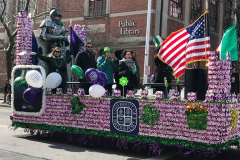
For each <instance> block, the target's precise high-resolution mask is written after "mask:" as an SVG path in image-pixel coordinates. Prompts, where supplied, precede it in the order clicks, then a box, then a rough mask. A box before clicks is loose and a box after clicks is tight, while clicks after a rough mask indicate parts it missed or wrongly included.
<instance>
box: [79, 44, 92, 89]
mask: <svg viewBox="0 0 240 160" xmlns="http://www.w3.org/2000/svg"><path fill="white" fill-rule="evenodd" d="M84 48H85V51H83V52H81V53H78V54H77V57H76V61H75V64H76V65H77V66H79V67H81V68H82V70H83V72H84V74H85V72H86V70H88V69H89V68H97V64H96V61H95V55H94V53H93V51H92V43H91V42H87V43H86V44H85V47H84ZM79 81H80V85H79V87H80V88H84V91H85V94H89V92H88V90H89V87H90V86H91V85H92V84H88V83H86V82H87V81H86V80H79ZM81 82H83V83H81Z"/></svg>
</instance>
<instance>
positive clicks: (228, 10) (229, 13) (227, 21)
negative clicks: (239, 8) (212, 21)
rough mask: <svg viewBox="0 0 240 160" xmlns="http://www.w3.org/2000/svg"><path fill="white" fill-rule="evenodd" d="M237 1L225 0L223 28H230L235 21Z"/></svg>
mask: <svg viewBox="0 0 240 160" xmlns="http://www.w3.org/2000/svg"><path fill="white" fill-rule="evenodd" d="M234 6H235V3H234V1H233V0H228V1H224V14H223V16H224V17H223V29H224V30H226V29H227V28H229V27H230V26H231V25H232V23H233V21H234V13H233V9H234Z"/></svg>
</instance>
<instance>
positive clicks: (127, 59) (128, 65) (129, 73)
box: [118, 51, 137, 96]
mask: <svg viewBox="0 0 240 160" xmlns="http://www.w3.org/2000/svg"><path fill="white" fill-rule="evenodd" d="M136 71H137V69H136V65H135V62H134V61H133V60H132V55H131V51H125V52H124V53H123V59H122V60H120V61H119V65H118V75H119V78H122V77H126V78H127V79H128V84H127V85H126V86H124V96H125V94H126V93H127V90H133V88H134V87H137V86H136V82H137V77H136ZM122 93H123V87H121V94H122Z"/></svg>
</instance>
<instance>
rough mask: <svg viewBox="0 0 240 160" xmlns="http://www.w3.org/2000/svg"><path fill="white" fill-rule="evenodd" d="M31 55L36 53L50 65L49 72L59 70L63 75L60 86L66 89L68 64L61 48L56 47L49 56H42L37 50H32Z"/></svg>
mask: <svg viewBox="0 0 240 160" xmlns="http://www.w3.org/2000/svg"><path fill="white" fill-rule="evenodd" d="M30 55H36V57H38V58H39V59H40V60H42V61H45V62H46V63H47V65H48V69H49V71H48V74H50V73H52V72H57V73H59V74H60V75H61V77H62V83H61V84H60V86H59V88H62V89H63V92H64V91H65V82H66V79H67V66H66V63H65V60H64V58H63V56H61V48H59V47H55V48H54V49H53V51H52V52H51V53H49V54H48V56H42V55H40V54H37V53H36V52H31V53H30Z"/></svg>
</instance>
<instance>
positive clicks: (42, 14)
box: [32, 11, 49, 18]
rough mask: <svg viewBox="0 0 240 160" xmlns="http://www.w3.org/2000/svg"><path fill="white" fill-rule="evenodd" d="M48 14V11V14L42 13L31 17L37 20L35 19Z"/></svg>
mask: <svg viewBox="0 0 240 160" xmlns="http://www.w3.org/2000/svg"><path fill="white" fill-rule="evenodd" d="M48 14H49V11H48V12H42V13H40V14H38V15H35V16H33V17H32V18H37V17H41V16H45V15H48Z"/></svg>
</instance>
